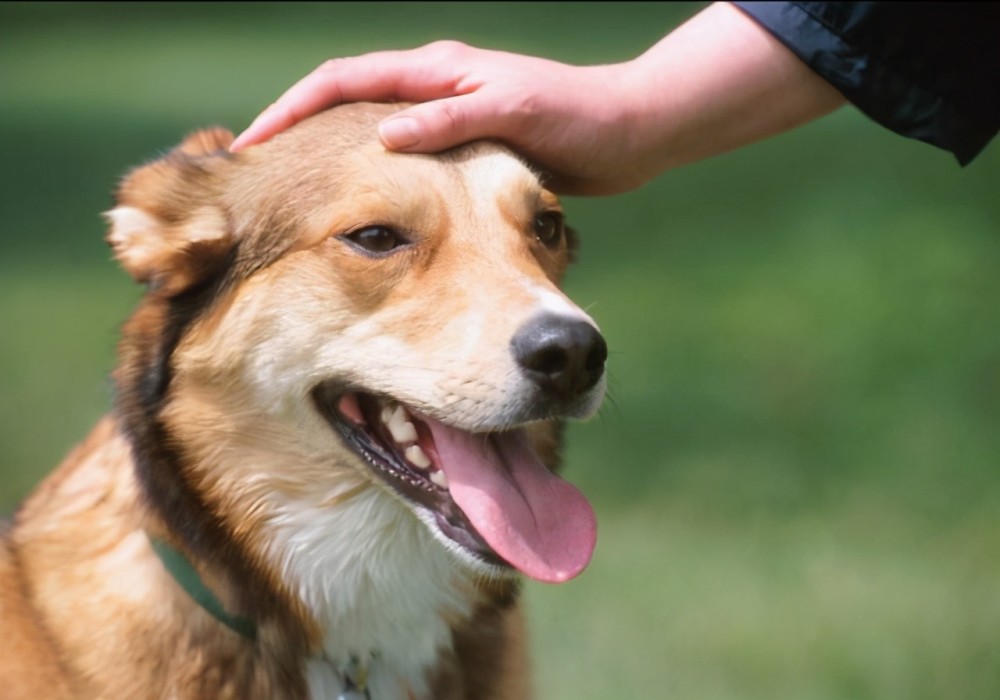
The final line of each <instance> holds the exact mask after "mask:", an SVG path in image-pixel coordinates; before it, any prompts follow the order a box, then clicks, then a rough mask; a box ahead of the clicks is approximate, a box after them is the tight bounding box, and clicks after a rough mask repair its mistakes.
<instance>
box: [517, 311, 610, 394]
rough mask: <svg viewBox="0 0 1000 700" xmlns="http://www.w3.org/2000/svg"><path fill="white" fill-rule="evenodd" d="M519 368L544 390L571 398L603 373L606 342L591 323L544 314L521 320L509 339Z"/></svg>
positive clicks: (592, 384) (606, 348)
mask: <svg viewBox="0 0 1000 700" xmlns="http://www.w3.org/2000/svg"><path fill="white" fill-rule="evenodd" d="M510 348H511V352H513V353H514V359H516V360H517V363H518V364H519V365H520V366H521V370H522V371H523V372H524V374H525V375H527V376H528V377H529V378H530V379H531V380H532V381H533V382H535V383H536V384H537V385H538V386H539V387H540V388H541V389H542V390H543V391H545V392H547V393H549V394H551V395H552V396H555V397H557V398H560V399H571V398H573V397H575V396H578V395H579V394H581V393H583V392H584V391H586V390H587V389H590V388H591V387H592V386H594V385H595V384H596V383H597V380H599V379H600V378H601V375H602V374H604V361H605V360H607V359H608V346H607V343H605V342H604V338H603V337H602V336H601V334H600V333H598V332H597V329H596V328H594V327H593V326H592V325H591V324H589V323H587V322H586V321H583V320H581V319H577V318H567V317H564V316H556V315H554V314H546V315H544V316H536V317H535V318H533V319H531V320H530V321H528V322H527V323H526V324H524V325H523V326H522V327H521V328H520V330H518V332H517V333H516V334H515V335H514V338H513V339H512V340H511V341H510Z"/></svg>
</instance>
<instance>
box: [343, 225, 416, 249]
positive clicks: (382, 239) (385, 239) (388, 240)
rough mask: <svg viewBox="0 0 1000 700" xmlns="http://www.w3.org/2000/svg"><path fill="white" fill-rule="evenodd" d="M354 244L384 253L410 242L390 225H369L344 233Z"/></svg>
mask: <svg viewBox="0 0 1000 700" xmlns="http://www.w3.org/2000/svg"><path fill="white" fill-rule="evenodd" d="M344 238H346V239H347V240H348V241H350V243H351V244H352V245H354V246H355V247H357V248H361V249H362V250H364V251H367V252H369V253H375V254H376V255H382V254H385V253H389V252H391V251H392V250H394V249H395V248H398V247H399V246H402V245H406V244H407V243H409V241H408V240H406V238H404V237H403V236H402V234H400V233H399V232H398V231H396V230H394V229H391V228H389V227H388V226H368V227H367V228H362V229H358V230H357V231H352V232H351V233H346V234H344Z"/></svg>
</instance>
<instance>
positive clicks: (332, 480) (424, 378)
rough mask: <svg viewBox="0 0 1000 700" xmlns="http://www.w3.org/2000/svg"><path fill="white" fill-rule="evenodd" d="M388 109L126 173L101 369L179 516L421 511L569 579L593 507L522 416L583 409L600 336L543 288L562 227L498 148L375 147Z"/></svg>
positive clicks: (248, 522)
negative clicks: (426, 152) (129, 297)
mask: <svg viewBox="0 0 1000 700" xmlns="http://www.w3.org/2000/svg"><path fill="white" fill-rule="evenodd" d="M393 109H394V108H393V107H389V106H384V105H351V106H346V107H341V108H338V109H335V110H332V111H330V112H327V113H325V114H322V115H319V116H317V117H314V118H312V119H310V120H307V121H306V122H304V123H302V124H300V125H299V126H297V127H295V128H293V129H291V130H290V131H288V132H286V133H284V134H282V135H280V136H278V137H276V138H275V139H273V140H272V141H270V142H268V143H266V144H263V145H261V146H257V147H254V148H251V149H249V150H247V151H245V152H242V153H240V154H237V155H233V154H230V153H228V152H227V150H226V149H227V147H228V144H229V142H230V141H231V139H232V137H231V135H230V134H228V133H227V132H223V131H221V130H217V131H208V132H200V133H198V134H195V135H194V136H192V137H190V138H188V139H187V140H186V141H185V142H184V143H183V144H182V145H181V146H180V147H178V148H177V149H176V150H175V151H173V152H171V153H170V154H168V155H167V156H166V157H165V158H163V159H161V160H159V161H157V162H154V163H152V164H150V165H147V166H145V167H143V168H141V169H139V170H136V171H135V172H133V173H132V174H131V175H130V176H128V177H127V178H126V180H125V181H124V182H123V184H122V186H121V189H120V191H119V195H118V203H117V206H116V208H115V209H113V210H112V211H111V212H110V213H109V219H110V221H111V232H110V234H109V241H110V242H111V244H112V246H113V248H114V251H115V255H116V257H117V258H118V259H119V261H120V262H121V263H122V265H123V266H124V267H125V268H126V269H127V270H128V271H129V272H130V273H131V274H132V275H133V276H134V277H135V278H136V279H137V280H139V281H140V282H143V283H145V284H146V285H147V287H148V291H147V294H146V296H145V297H144V299H143V302H142V304H141V305H140V308H139V310H138V311H137V312H136V314H135V315H134V316H133V318H132V319H131V320H130V321H129V323H128V324H127V325H126V328H125V337H124V340H123V342H122V350H121V356H122V358H121V359H122V361H121V364H120V367H119V369H118V371H117V374H116V382H117V385H118V391H119V395H120V398H119V407H120V411H121V412H122V414H123V416H124V420H125V422H126V423H127V424H129V430H130V432H131V435H132V441H133V444H134V445H135V449H136V452H137V455H138V457H139V460H138V461H139V463H140V471H141V472H142V473H143V474H144V479H145V481H146V482H147V484H148V486H147V491H163V490H164V489H166V490H169V491H170V492H171V493H173V494H174V495H173V496H170V497H169V498H172V499H173V501H170V502H166V501H165V502H163V503H162V504H161V507H162V509H164V510H173V511H177V510H185V509H186V510H190V509H191V508H192V507H193V506H191V504H190V503H187V501H192V500H193V501H195V502H197V506H198V507H199V508H202V509H203V510H207V511H208V512H209V513H210V514H211V515H210V516H204V517H203V516H193V515H190V514H188V515H187V516H186V518H187V520H186V521H185V522H181V523H179V524H178V527H180V528H181V529H183V528H184V527H189V528H194V527H199V526H200V525H198V524H195V525H192V524H191V523H190V522H189V521H190V520H191V518H194V519H195V520H197V519H198V518H202V519H206V518H207V519H208V520H211V521H212V522H214V523H215V524H216V527H222V528H224V529H225V530H226V532H227V535H231V536H233V537H235V538H236V539H237V540H240V539H241V538H253V537H265V538H270V539H272V540H276V541H278V540H280V541H281V542H283V543H284V545H283V546H290V545H289V542H290V541H293V540H294V541H295V542H299V543H300V544H301V542H300V541H299V540H297V539H296V538H297V537H298V536H297V535H295V534H294V532H293V531H294V530H295V528H297V527H298V528H300V529H302V528H305V529H309V528H312V529H314V530H315V529H316V528H317V527H320V526H319V525H317V522H327V521H324V520H323V518H322V517H319V516H318V514H320V513H324V512H327V511H328V512H329V513H333V512H336V511H337V510H338V509H343V508H344V507H346V506H347V505H348V504H349V503H351V502H358V503H360V502H364V503H366V504H367V505H366V508H367V510H366V511H365V514H366V515H365V516H364V518H362V520H364V521H365V525H364V526H365V527H371V528H379V527H383V528H390V527H394V526H395V525H394V523H395V524H398V523H399V522H400V520H399V518H400V517H402V518H404V519H408V521H409V522H414V523H415V522H416V520H420V521H422V522H423V525H422V526H421V525H418V527H419V529H420V531H421V532H422V533H424V536H426V535H427V533H430V534H431V535H433V537H434V538H436V539H437V541H438V542H439V543H443V544H444V545H445V547H446V548H447V549H450V550H451V551H452V552H453V553H457V554H458V559H459V560H460V561H461V562H463V563H464V567H465V568H466V569H468V570H472V571H476V572H479V573H483V572H488V573H490V574H493V575H496V574H501V575H502V574H503V573H504V572H505V571H509V568H508V567H514V568H516V569H519V570H521V571H522V572H524V573H526V574H527V575H529V576H532V577H534V578H537V579H541V580H546V581H562V580H565V579H567V578H570V577H572V576H574V575H576V574H577V573H579V572H580V571H581V570H582V569H583V567H584V566H586V564H587V563H588V561H589V559H590V556H591V552H592V550H593V546H594V540H595V524H594V518H593V513H592V511H591V509H590V507H589V505H588V504H587V502H586V500H585V499H584V498H583V496H581V495H580V494H579V492H578V491H577V490H576V489H575V488H574V487H572V486H570V485H569V484H567V483H566V482H565V481H563V480H561V479H560V478H558V477H556V476H555V475H553V474H552V472H551V471H550V470H549V469H547V468H546V467H545V466H544V465H543V460H542V459H541V458H540V457H539V454H538V453H539V451H540V450H541V451H544V450H545V446H544V445H543V444H542V443H543V442H544V441H545V439H546V433H545V431H544V430H539V428H538V426H540V425H545V424H546V422H547V421H550V420H553V419H560V418H564V417H576V418H580V417H587V416H589V415H591V414H592V413H593V412H594V411H596V409H597V407H598V405H599V403H600V401H601V398H602V395H603V390H604V364H605V359H606V354H607V352H606V348H605V344H604V341H603V339H602V338H601V336H600V334H599V333H598V331H597V329H596V327H595V325H594V323H593V321H592V320H591V319H590V318H589V317H588V316H587V315H586V314H585V313H584V312H583V311H581V310H580V309H579V308H578V307H577V306H576V305H574V304H573V303H572V302H570V301H569V300H568V299H567V297H566V296H565V295H564V294H563V293H562V292H561V291H560V290H559V289H558V283H559V280H560V278H561V276H562V275H563V272H564V270H565V268H566V265H567V264H568V261H569V258H570V255H571V252H572V246H573V242H572V240H571V234H570V233H569V232H568V230H567V229H566V227H565V226H564V224H563V215H562V212H561V210H560V206H559V202H558V201H557V199H556V198H555V196H553V195H552V193H550V192H548V191H547V190H546V189H545V188H544V186H543V185H542V184H541V183H540V181H539V177H538V176H537V175H536V173H534V172H532V170H531V169H529V168H528V167H527V166H526V165H525V164H524V163H523V162H522V161H521V160H520V159H518V158H517V157H515V156H514V155H513V154H511V153H510V152H509V151H508V150H506V149H505V148H502V147H501V146H499V145H496V144H492V143H485V142H480V143H476V144H471V145H468V146H464V147H461V148H458V149H455V150H452V151H450V152H447V153H444V154H441V155H436V156H421V155H403V154H394V153H390V152H387V151H385V150H384V149H383V148H382V147H381V146H380V144H379V143H378V142H377V140H376V138H375V136H374V134H375V128H374V126H375V124H376V123H377V121H378V119H380V118H382V117H384V116H385V115H386V114H388V113H389V112H391V111H392V110H393ZM161 457H165V458H169V459H168V460H167V461H172V462H173V466H171V467H170V474H166V475H165V474H163V473H161V472H162V471H163V470H164V467H163V466H162V465H159V464H158V462H159V461H163V460H162V459H161ZM177 479H182V480H183V482H184V483H183V485H182V487H179V486H178V484H177V483H174V480H177ZM162 482H171V483H169V485H168V484H166V483H162ZM168 486H169V488H167V487H168ZM178 493H180V494H181V495H177V494H178ZM184 494H188V495H187V496H185V495H184ZM192 494H193V495H192ZM152 498H153V499H154V501H155V500H156V499H157V498H161V499H162V498H167V497H164V496H162V495H155V494H154V495H153V496H152ZM376 504H379V505H376ZM401 504H402V507H401ZM389 511H391V512H392V513H393V515H392V517H391V518H389V517H388V516H385V517H383V516H382V515H379V513H384V512H389ZM400 513H402V515H400ZM306 514H308V515H306ZM413 515H415V516H416V519H414V518H413ZM168 517H172V516H169V515H168ZM330 517H331V518H332V517H333V516H332V515H331V516H330ZM379 518H382V519H381V520H380V519H379ZM329 522H330V523H333V520H330V521H329ZM219 523H221V525H219ZM201 524H202V525H203V524H204V523H201ZM331 526H332V525H331ZM336 527H343V524H342V523H340V522H339V521H337V525H336ZM279 531H280V532H283V533H285V534H283V535H278V534H275V533H276V532H279ZM261 533H267V534H263V535H262V534H261ZM397 534H398V533H397ZM313 535H315V536H316V537H317V538H318V539H321V538H322V537H321V535H322V533H319V534H317V533H315V532H314V533H313ZM378 535H379V537H388V538H391V537H393V536H396V535H393V534H392V533H385V532H380V533H378ZM329 536H331V537H332V536H333V535H329ZM336 536H337V537H341V536H343V535H342V533H340V534H337V535H336ZM442 551H443V550H442ZM281 556H286V557H287V556H289V555H287V554H282V555H281ZM366 556H368V555H367V554H366Z"/></svg>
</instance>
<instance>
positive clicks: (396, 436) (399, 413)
mask: <svg viewBox="0 0 1000 700" xmlns="http://www.w3.org/2000/svg"><path fill="white" fill-rule="evenodd" d="M409 417H410V416H409V414H408V413H407V412H406V409H405V408H403V407H402V406H396V410H395V411H394V412H393V414H392V417H391V418H390V419H389V420H388V421H386V422H385V425H386V427H387V428H389V433H390V434H391V435H392V439H393V440H395V441H396V442H397V443H400V444H403V443H407V442H416V441H417V429H416V427H415V426H414V425H413V423H411V422H410V421H408V420H407V418H409Z"/></svg>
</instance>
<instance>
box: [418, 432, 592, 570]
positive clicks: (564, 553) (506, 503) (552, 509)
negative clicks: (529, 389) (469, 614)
mask: <svg viewBox="0 0 1000 700" xmlns="http://www.w3.org/2000/svg"><path fill="white" fill-rule="evenodd" d="M424 420H425V421H426V423H427V425H428V426H429V427H430V429H431V433H432V434H433V436H434V445H435V448H436V449H437V453H438V457H439V458H440V460H439V462H440V463H439V464H438V466H439V467H440V468H441V470H442V471H444V473H445V475H446V476H447V477H448V483H449V490H450V491H451V497H452V498H453V499H455V503H457V504H458V506H459V507H460V508H461V509H462V511H463V512H464V513H465V515H466V517H468V519H469V521H470V522H471V523H472V526H473V527H475V528H476V531H477V532H478V533H479V534H480V536H482V538H483V539H484V540H486V542H487V544H489V545H490V547H492V548H493V550H494V551H495V552H496V553H497V554H499V555H500V556H501V557H503V559H504V560H506V561H507V563H509V564H510V565H511V566H514V567H516V568H517V569H518V570H520V571H521V572H523V573H524V574H525V575H527V576H530V577H531V578H534V579H537V580H539V581H544V582H546V583H561V582H563V581H568V580H569V579H571V578H573V577H574V576H576V575H577V574H579V573H580V572H581V571H583V570H584V568H586V566H587V564H588V563H589V562H590V557H591V556H592V555H593V553H594V545H595V544H596V542H597V521H596V519H595V517H594V511H593V509H592V508H591V507H590V503H588V502H587V499H586V498H585V497H584V495H583V494H582V493H580V491H579V490H577V488H576V487H575V486H573V485H572V484H570V483H568V482H566V481H563V480H562V479H560V478H559V477H557V476H556V475H555V474H553V473H552V472H550V471H549V470H548V469H546V467H545V465H544V464H542V462H541V460H540V459H539V458H538V455H536V454H535V453H534V451H533V450H532V449H531V447H530V446H529V444H528V438H527V435H525V433H524V431H523V430H516V431H512V432H507V433H495V434H491V435H489V436H484V435H482V434H478V435H477V434H475V433H468V432H465V431H462V430H457V429H455V428H449V427H448V426H446V425H442V424H441V423H438V422H437V421H435V420H428V419H424Z"/></svg>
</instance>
